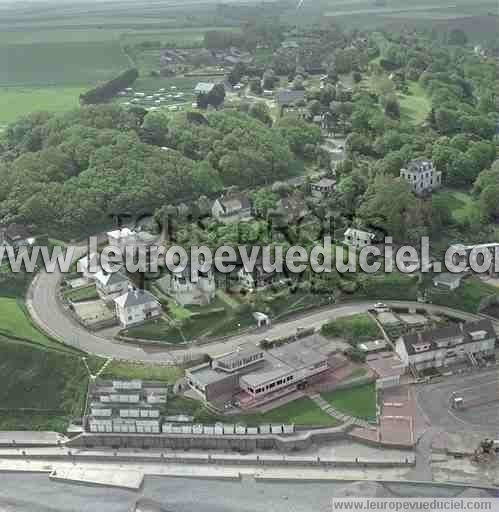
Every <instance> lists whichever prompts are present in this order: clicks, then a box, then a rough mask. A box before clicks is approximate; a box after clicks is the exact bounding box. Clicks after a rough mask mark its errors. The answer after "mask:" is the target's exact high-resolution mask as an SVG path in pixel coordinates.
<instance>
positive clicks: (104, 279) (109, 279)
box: [93, 270, 130, 301]
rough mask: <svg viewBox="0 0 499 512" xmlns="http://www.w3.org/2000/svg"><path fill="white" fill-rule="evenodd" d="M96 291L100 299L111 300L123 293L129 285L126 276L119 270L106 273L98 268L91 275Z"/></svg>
mask: <svg viewBox="0 0 499 512" xmlns="http://www.w3.org/2000/svg"><path fill="white" fill-rule="evenodd" d="M93 277H94V279H95V285H96V288H97V293H98V294H99V297H100V298H101V299H102V300H105V301H111V300H113V299H115V298H116V297H119V296H120V295H123V294H124V293H125V292H126V291H127V290H128V286H129V284H130V283H129V281H128V278H127V277H126V276H125V275H124V274H122V273H121V272H113V273H107V272H104V271H103V270H100V271H99V272H97V273H96V274H94V275H93Z"/></svg>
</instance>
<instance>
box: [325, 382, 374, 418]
mask: <svg viewBox="0 0 499 512" xmlns="http://www.w3.org/2000/svg"><path fill="white" fill-rule="evenodd" d="M321 396H322V398H324V400H326V402H328V403H330V404H331V405H332V406H333V407H334V408H335V409H337V410H338V411H340V412H343V413H344V414H348V415H349V416H355V417H357V418H363V419H365V420H371V421H372V420H375V419H376V389H375V386H374V384H364V385H362V386H356V387H353V388H348V389H339V390H333V391H326V392H324V393H321Z"/></svg>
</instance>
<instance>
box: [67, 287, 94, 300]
mask: <svg viewBox="0 0 499 512" xmlns="http://www.w3.org/2000/svg"><path fill="white" fill-rule="evenodd" d="M64 298H65V299H67V300H70V301H73V302H82V301H85V300H93V299H98V298H99V295H98V293H97V289H96V287H95V284H91V285H89V286H82V287H81V288H75V289H69V290H66V291H65V292H64Z"/></svg>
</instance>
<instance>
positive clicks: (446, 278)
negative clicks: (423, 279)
mask: <svg viewBox="0 0 499 512" xmlns="http://www.w3.org/2000/svg"><path fill="white" fill-rule="evenodd" d="M462 278H463V276H462V274H451V273H450V272H444V273H443V274H438V275H437V276H435V277H434V278H433V282H434V283H435V284H447V285H451V284H455V283H458V284H459V283H460V282H461V279H462Z"/></svg>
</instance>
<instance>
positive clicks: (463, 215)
mask: <svg viewBox="0 0 499 512" xmlns="http://www.w3.org/2000/svg"><path fill="white" fill-rule="evenodd" d="M433 197H434V198H438V199H441V200H443V201H444V203H445V204H446V205H447V207H448V208H449V210H450V212H451V213H452V217H453V218H454V221H455V222H456V223H457V224H459V225H461V226H462V225H466V224H469V222H470V221H471V220H473V219H476V218H479V216H480V206H479V204H478V202H477V201H476V200H475V199H473V197H472V196H471V195H470V194H467V193H466V192H461V191H459V190H445V189H444V190H439V191H438V192H436V193H434V195H433Z"/></svg>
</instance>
